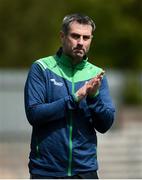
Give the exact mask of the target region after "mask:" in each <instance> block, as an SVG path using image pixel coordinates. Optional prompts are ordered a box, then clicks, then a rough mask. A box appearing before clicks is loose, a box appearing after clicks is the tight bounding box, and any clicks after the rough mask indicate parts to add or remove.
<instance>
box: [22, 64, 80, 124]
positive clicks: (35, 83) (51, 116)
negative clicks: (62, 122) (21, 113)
mask: <svg viewBox="0 0 142 180" xmlns="http://www.w3.org/2000/svg"><path fill="white" fill-rule="evenodd" d="M44 73H45V72H44V71H43V70H42V68H41V67H40V66H39V65H38V64H36V63H34V64H33V65H32V67H31V69H30V71H29V74H28V77H27V80H26V83H25V91H24V98H25V111H26V115H27V119H28V121H29V122H30V124H31V125H37V124H44V123H47V122H49V121H54V120H58V119H61V118H63V117H65V116H66V115H67V112H68V110H69V109H74V108H76V105H77V104H76V102H75V101H74V98H73V96H72V95H67V96H66V97H64V98H61V99H59V100H57V101H53V102H51V103H48V99H47V93H48V89H47V87H48V85H47V84H46V83H47V80H46V79H45V74H44Z"/></svg>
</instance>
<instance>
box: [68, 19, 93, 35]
mask: <svg viewBox="0 0 142 180" xmlns="http://www.w3.org/2000/svg"><path fill="white" fill-rule="evenodd" d="M69 32H70V33H77V34H80V33H81V34H82V33H83V34H84V33H85V34H88V35H90V34H92V26H91V25H90V24H80V23H78V22H77V21H73V22H71V23H70V25H69Z"/></svg>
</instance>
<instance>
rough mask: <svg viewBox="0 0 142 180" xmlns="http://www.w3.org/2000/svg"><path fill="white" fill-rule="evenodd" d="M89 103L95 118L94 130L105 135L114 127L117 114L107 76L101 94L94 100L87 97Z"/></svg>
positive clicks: (103, 81) (100, 90)
mask: <svg viewBox="0 0 142 180" xmlns="http://www.w3.org/2000/svg"><path fill="white" fill-rule="evenodd" d="M87 103H88V106H89V109H90V111H91V114H92V117H93V124H94V128H95V129H96V130H97V131H99V132H100V133H105V132H106V131H107V130H108V129H109V128H110V127H111V126H112V123H113V121H114V113H115V108H114V106H113V103H112V100H111V97H110V93H109V88H108V83H107V79H106V77H105V76H104V78H103V80H102V84H101V87H100V89H99V94H98V95H97V96H96V97H94V98H89V97H87Z"/></svg>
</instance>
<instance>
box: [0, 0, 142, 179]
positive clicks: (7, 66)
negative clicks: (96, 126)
mask: <svg viewBox="0 0 142 180" xmlns="http://www.w3.org/2000/svg"><path fill="white" fill-rule="evenodd" d="M76 12H79V13H83V14H86V15H88V16H90V17H92V19H93V20H94V21H95V24H96V31H95V34H94V39H93V42H92V45H91V49H90V52H89V54H88V56H89V58H90V60H91V62H92V63H93V64H95V65H97V66H100V67H102V68H103V69H104V70H106V74H107V75H108V79H109V85H110V91H111V95H112V97H113V100H114V103H115V106H116V121H115V123H114V126H113V128H112V129H111V130H110V131H109V132H108V133H106V134H105V135H103V138H102V136H101V135H100V134H99V133H98V139H99V140H98V142H99V143H98V159H99V164H100V170H99V174H100V177H101V178H108V179H109V178H113V179H114V178H115V179H118V178H124V179H129V178H134V179H136V178H142V170H141V169H142V131H141V129H142V0H119V1H116V0H86V1H85V0H41V1H39V0H0V178H29V174H28V167H27V164H28V154H29V149H30V147H29V146H30V135H31V127H30V126H29V124H28V122H27V120H26V116H25V112H24V100H23V94H24V92H23V90H24V83H25V80H26V76H27V72H28V69H29V68H30V66H31V64H32V63H33V62H34V61H35V60H37V59H39V58H42V57H45V56H49V55H52V54H55V53H56V51H57V49H58V48H59V46H60V38H59V32H60V29H61V22H62V19H63V17H64V16H65V15H67V14H70V13H76Z"/></svg>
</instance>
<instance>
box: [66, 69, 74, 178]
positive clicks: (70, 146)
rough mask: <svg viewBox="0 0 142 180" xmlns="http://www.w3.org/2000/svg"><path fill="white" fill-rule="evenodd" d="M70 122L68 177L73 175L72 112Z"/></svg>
mask: <svg viewBox="0 0 142 180" xmlns="http://www.w3.org/2000/svg"><path fill="white" fill-rule="evenodd" d="M74 93H75V87H74V68H72V94H74ZM69 115H70V121H69V165H68V176H71V175H72V130H73V113H72V111H70V114H69Z"/></svg>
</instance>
